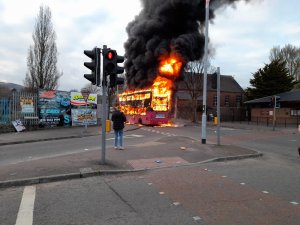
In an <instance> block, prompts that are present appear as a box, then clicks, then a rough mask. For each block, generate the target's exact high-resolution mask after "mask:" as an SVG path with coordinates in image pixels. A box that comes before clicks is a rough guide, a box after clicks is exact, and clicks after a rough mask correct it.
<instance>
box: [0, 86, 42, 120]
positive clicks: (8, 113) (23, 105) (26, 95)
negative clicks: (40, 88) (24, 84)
mask: <svg viewBox="0 0 300 225" xmlns="http://www.w3.org/2000/svg"><path fill="white" fill-rule="evenodd" d="M15 120H20V121H22V123H23V125H26V126H28V125H29V126H31V125H38V123H39V116H38V94H37V93H30V92H12V94H11V96H9V97H2V98H0V124H3V125H11V124H12V121H15Z"/></svg>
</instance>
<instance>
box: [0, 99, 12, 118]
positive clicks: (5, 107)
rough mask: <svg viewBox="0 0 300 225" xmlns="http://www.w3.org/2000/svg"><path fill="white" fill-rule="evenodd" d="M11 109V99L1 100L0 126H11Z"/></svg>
mask: <svg viewBox="0 0 300 225" xmlns="http://www.w3.org/2000/svg"><path fill="white" fill-rule="evenodd" d="M10 121H11V107H10V99H9V98H0V124H10Z"/></svg>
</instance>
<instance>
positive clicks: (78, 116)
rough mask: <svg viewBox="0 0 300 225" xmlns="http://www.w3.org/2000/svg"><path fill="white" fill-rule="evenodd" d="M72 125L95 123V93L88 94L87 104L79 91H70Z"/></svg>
mask: <svg viewBox="0 0 300 225" xmlns="http://www.w3.org/2000/svg"><path fill="white" fill-rule="evenodd" d="M71 107H72V126H84V125H85V124H88V125H96V124H97V94H90V95H89V97H88V99H87V104H86V102H85V101H84V98H83V96H82V94H81V93H80V92H71Z"/></svg>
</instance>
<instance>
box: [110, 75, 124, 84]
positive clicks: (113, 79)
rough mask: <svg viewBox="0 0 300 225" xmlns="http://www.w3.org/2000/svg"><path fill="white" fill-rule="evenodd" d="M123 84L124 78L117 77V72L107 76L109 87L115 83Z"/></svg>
mask: <svg viewBox="0 0 300 225" xmlns="http://www.w3.org/2000/svg"><path fill="white" fill-rule="evenodd" d="M121 84H124V78H122V77H117V74H112V75H110V77H109V87H115V86H117V85H121Z"/></svg>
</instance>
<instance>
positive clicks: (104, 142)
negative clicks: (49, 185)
mask: <svg viewBox="0 0 300 225" xmlns="http://www.w3.org/2000/svg"><path fill="white" fill-rule="evenodd" d="M106 48H107V47H106V45H103V49H102V51H105V49H106ZM106 86H107V82H106V74H105V71H102V118H101V127H102V152H101V153H102V155H101V159H102V161H101V162H102V164H106V161H105V154H106V112H107V110H106V89H107V87H106Z"/></svg>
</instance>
